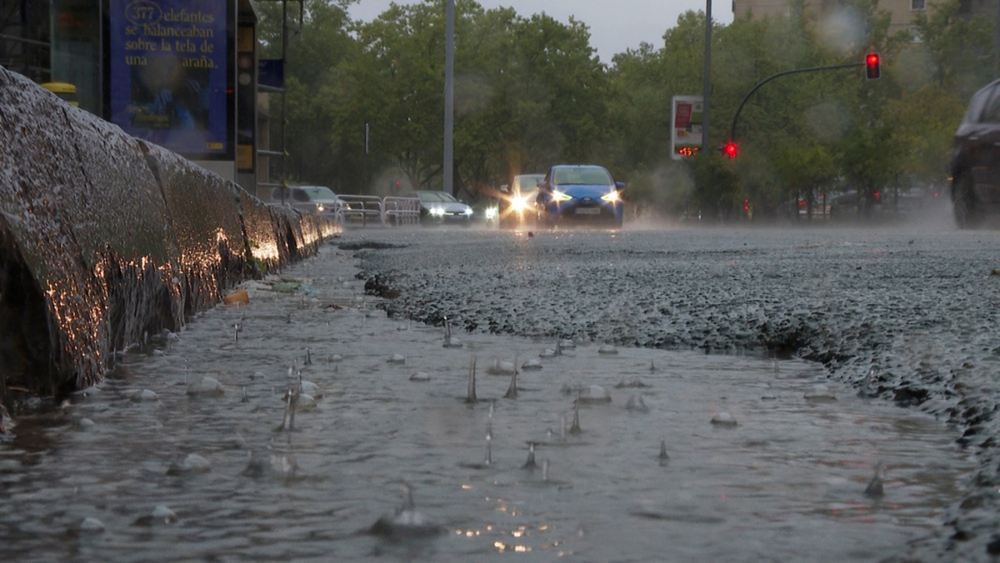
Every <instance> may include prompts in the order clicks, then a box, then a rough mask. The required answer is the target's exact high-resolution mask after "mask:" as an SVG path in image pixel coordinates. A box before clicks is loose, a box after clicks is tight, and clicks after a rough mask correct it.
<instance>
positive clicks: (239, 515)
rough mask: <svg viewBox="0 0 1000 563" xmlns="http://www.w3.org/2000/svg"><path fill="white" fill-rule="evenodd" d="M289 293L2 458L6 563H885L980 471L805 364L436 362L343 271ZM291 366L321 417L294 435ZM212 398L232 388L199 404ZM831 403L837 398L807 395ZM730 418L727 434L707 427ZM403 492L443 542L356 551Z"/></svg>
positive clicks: (113, 382) (222, 321) (333, 263)
mask: <svg viewBox="0 0 1000 563" xmlns="http://www.w3.org/2000/svg"><path fill="white" fill-rule="evenodd" d="M286 273H287V274H288V275H291V276H295V277H297V278H298V279H300V280H303V283H305V284H306V285H307V286H308V287H309V288H310V289H311V290H313V289H314V290H315V291H311V292H310V295H306V296H304V295H302V294H301V293H296V294H288V293H280V292H266V291H251V292H250V293H251V305H250V306H249V307H248V308H246V309H239V308H230V307H219V308H216V309H214V310H212V311H209V312H206V313H204V314H203V315H201V316H200V317H198V318H196V319H194V320H193V321H192V322H191V323H190V325H189V326H188V328H187V329H186V330H185V331H184V332H183V333H181V334H180V335H178V336H179V337H178V338H177V339H176V340H173V339H171V340H168V341H167V342H165V344H164V346H163V347H161V348H160V349H159V350H157V351H155V352H150V353H148V354H131V355H128V356H127V357H126V360H125V365H124V366H122V367H121V368H120V369H119V370H117V372H116V373H115V376H114V377H113V378H112V379H110V380H109V381H107V382H106V383H105V384H103V385H102V386H101V389H100V391H99V392H96V393H93V394H91V395H90V396H88V397H86V398H78V399H77V400H76V401H74V403H73V405H72V406H70V407H68V408H67V409H65V410H64V411H62V412H61V413H59V414H53V415H51V416H45V417H39V418H35V419H25V420H20V421H19V424H18V426H16V427H15V428H14V429H13V431H14V433H15V434H17V435H18V438H17V439H16V440H15V441H14V442H12V443H0V500H2V506H3V507H4V510H2V511H0V533H2V534H3V537H4V538H5V539H4V542H3V543H2V544H0V556H2V557H3V558H4V559H16V560H32V559H38V560H51V559H56V558H60V559H62V558H83V559H115V560H149V559H161V558H162V557H163V555H164V554H170V557H171V558H176V559H189V558H199V559H202V558H247V559H308V558H315V559H324V560H330V559H344V558H365V557H371V558H380V557H386V558H419V559H439V560H462V559H464V560H469V559H471V558H475V557H479V556H484V555H486V554H490V553H508V552H518V553H532V554H534V555H536V556H540V557H542V558H545V559H551V558H555V557H557V556H563V555H567V556H568V555H573V556H576V557H578V558H581V559H584V560H596V561H606V560H639V561H642V560H658V559H663V558H668V559H673V560H732V559H742V560H775V561H786V560H804V559H807V560H827V561H841V560H859V561H860V560H879V559H883V558H885V557H888V556H891V555H893V554H895V553H897V552H898V551H899V550H901V549H902V547H903V546H904V545H905V543H906V542H907V541H908V540H911V539H914V538H917V537H921V536H922V535H924V534H926V533H927V532H928V531H929V530H930V529H933V528H935V527H937V526H939V525H940V516H941V512H942V510H943V508H944V507H945V506H947V505H948V504H949V503H952V502H954V501H955V500H956V499H957V498H959V497H960V496H961V494H962V493H963V491H964V489H963V483H964V482H965V479H966V477H967V476H968V475H969V474H970V472H971V471H972V470H973V469H974V463H973V460H972V459H970V458H968V457H967V456H966V454H964V453H963V452H961V451H959V450H957V448H955V447H954V445H953V444H954V440H955V438H956V436H955V435H954V434H953V433H952V432H950V431H949V430H948V429H947V428H946V427H945V426H943V425H941V424H939V423H937V422H935V421H934V420H933V419H931V418H929V417H926V416H923V415H920V414H919V413H913V412H910V411H907V410H904V409H899V408H896V407H894V406H892V405H890V404H886V403H882V402H877V401H874V402H873V401H866V400H862V399H860V398H858V397H856V396H855V395H854V394H853V392H851V391H850V390H848V389H846V388H844V387H842V386H840V385H838V384H837V383H836V382H832V381H827V380H826V379H825V378H824V373H823V371H822V369H821V368H820V367H818V366H815V365H812V364H807V363H804V362H799V361H791V360H787V361H786V360H783V361H771V360H761V359H759V358H751V357H739V356H707V355H704V354H701V353H675V352H664V351H659V350H650V349H634V348H619V349H617V350H616V352H617V353H607V352H609V350H604V353H602V352H601V350H600V346H598V345H596V344H589V345H584V344H580V345H579V346H577V347H576V348H575V349H567V350H563V353H562V354H561V355H558V356H554V357H545V358H540V357H539V356H540V353H541V352H542V351H543V350H545V349H546V348H549V349H554V348H555V347H556V342H555V341H551V342H548V341H544V342H543V341H530V340H521V339H514V338H508V337H500V336H493V335H479V334H465V333H456V334H455V335H454V337H455V338H456V339H459V340H461V343H462V345H461V346H460V347H449V348H446V347H444V346H443V343H444V333H443V331H442V330H441V329H439V328H431V327H426V326H423V325H416V324H413V323H407V322H400V321H392V320H389V319H386V318H385V316H384V314H383V313H382V312H381V311H378V310H375V309H374V308H372V307H371V305H370V304H369V303H367V302H366V300H370V299H371V298H365V297H364V296H363V295H362V291H363V290H362V288H361V286H360V282H358V281H356V280H354V279H353V277H352V276H353V269H352V266H351V262H350V259H349V258H347V257H345V256H342V255H341V254H340V253H337V252H336V251H328V249H326V248H324V253H323V255H322V256H320V257H318V258H315V259H312V260H309V261H307V262H305V263H303V264H300V265H297V266H296V267H294V268H290V269H289V270H287V272H286ZM237 324H239V325H240V331H239V334H238V335H237V332H236V329H235V326H236V325H237ZM307 349H308V351H307ZM394 355H401V356H404V357H405V360H404V361H402V362H400V361H392V360H393V356H394ZM473 357H474V358H476V364H477V385H476V395H477V397H478V399H479V401H478V402H476V403H474V404H471V405H470V404H467V403H466V400H465V399H466V396H467V389H468V373H469V366H470V363H471V360H472V358H473ZM307 358H308V360H309V362H310V363H308V364H307V363H306V361H307ZM515 359H516V361H517V363H518V364H520V363H523V362H525V361H527V360H529V359H539V360H540V363H541V366H542V367H541V369H537V370H522V371H521V372H520V373H519V375H518V384H519V387H518V394H517V398H516V399H506V398H503V396H504V395H505V394H506V393H507V391H508V388H509V384H510V376H509V375H490V374H488V371H490V369H489V368H490V367H492V366H493V364H494V361H497V362H500V361H505V362H514V361H515ZM293 364H294V366H295V368H294V369H293V371H298V370H301V374H302V378H303V379H305V380H308V381H311V382H314V383H316V384H317V385H318V386H319V388H320V392H319V393H317V395H320V396H318V397H317V400H316V406H315V408H312V409H308V410H300V411H299V412H297V413H296V415H295V419H294V427H295V428H294V430H293V431H281V430H279V427H280V426H281V424H282V419H283V414H284V411H285V401H284V392H285V390H286V388H287V387H288V384H289V382H290V381H296V380H297V378H295V377H293V378H292V379H291V380H289V378H288V371H289V368H290V367H291V366H293ZM498 367H503V366H498ZM501 371H502V370H501ZM417 373H422V374H425V376H420V377H417V378H415V380H411V377H412V376H413V375H414V374H417ZM202 377H211V378H214V379H216V380H218V381H219V382H220V383H221V384H222V385H223V386H224V387H225V389H226V391H225V393H224V394H223V395H222V396H220V397H192V396H190V395H188V393H187V391H188V389H189V387H190V386H191V385H192V384H193V383H194V382H195V381H197V380H199V379H200V378H202ZM640 384H641V385H642V386H638V385H640ZM817 384H823V385H826V386H827V387H828V389H829V391H830V392H831V393H832V394H833V396H834V397H835V398H836V400H833V401H830V400H827V401H822V400H808V399H806V397H805V396H806V395H807V394H814V393H815V392H816V391H815V389H814V386H815V385H817ZM591 385H597V386H601V387H602V388H603V389H604V390H605V391H606V392H607V393H608V394H609V395H610V398H611V401H610V402H599V403H587V404H581V405H580V406H579V411H578V413H577V412H574V402H575V395H574V394H573V393H570V394H566V392H565V391H566V389H567V388H570V389H572V388H580V387H588V389H587V390H588V392H591V390H590V389H589V386H591ZM143 390H149V391H152V392H153V393H155V395H156V399H155V400H153V399H152V397H151V396H150V395H148V394H147V396H146V397H145V400H140V399H141V397H138V396H134V395H135V393H137V392H141V391H143ZM592 392H594V393H599V391H596V390H595V391H592ZM640 396H641V399H642V403H643V404H644V405H645V407H646V409H645V410H641V409H629V408H627V405H628V403H629V402H630V399H631V402H632V403H633V405H635V404H637V403H638V398H639V397H640ZM723 412H725V413H729V415H731V417H732V418H733V419H735V421H736V423H737V424H736V426H723V425H718V424H712V423H711V421H712V419H713V417H715V416H717V415H720V413H723ZM491 413H492V414H491ZM575 415H578V419H579V425H580V433H579V434H578V435H574V434H571V433H569V432H567V431H565V430H568V427H569V425H570V424H571V423H572V421H573V419H574V416H575ZM83 419H88V420H90V421H92V422H93V425H92V426H91V425H90V424H88V423H86V422H83V423H81V421H82V420H83ZM488 433H489V436H490V440H487V434H488ZM564 434H565V435H564ZM487 442H488V443H489V446H488V445H487ZM528 442H535V443H537V444H538V445H537V446H536V450H535V459H536V462H537V464H538V467H537V468H536V469H535V470H534V471H529V470H525V469H523V468H522V466H523V465H524V464H525V462H526V460H527V457H528ZM661 442H662V443H663V444H664V445H665V447H666V451H667V454H668V456H669V460H666V461H665V462H663V461H661V460H660V459H659V452H660V446H661ZM190 454H196V455H197V456H200V457H201V458H204V460H205V461H207V462H208V468H207V470H205V471H201V470H198V469H197V463H196V462H197V459H196V458H188V456H189V455H190ZM487 459H488V460H489V463H485V462H486V461H487ZM876 464H881V465H882V466H883V467H884V474H883V478H884V488H883V490H884V493H883V495H882V496H881V497H880V498H875V499H873V498H869V497H868V496H866V495H865V494H864V491H865V488H866V486H867V485H868V482H869V480H870V479H871V478H872V476H873V474H874V471H875V469H874V467H875V465H876ZM543 465H547V471H545V472H544V473H545V475H544V476H543V470H542V466H543ZM402 481H405V482H406V483H409V484H410V485H411V486H412V493H413V499H414V502H415V504H416V507H417V508H418V509H419V510H420V511H422V512H423V513H424V514H426V515H427V516H428V517H429V518H431V519H433V520H435V521H436V522H438V523H440V524H441V525H442V526H443V527H444V528H445V529H446V532H445V533H444V534H441V535H440V536H437V537H433V538H423V539H407V540H390V539H384V538H380V537H374V536H370V535H366V534H363V533H360V532H361V531H364V530H365V529H367V528H368V527H369V526H371V525H372V524H373V523H375V522H376V520H378V519H379V517H380V516H383V515H385V514H386V513H392V512H393V511H394V510H395V509H396V508H397V507H399V506H400V503H401V499H402V497H401V493H400V486H399V483H400V482H402ZM158 506H159V507H160V509H158V508H157V507H158ZM163 507H165V508H166V509H168V510H169V511H171V512H172V513H173V514H175V515H176V517H175V518H171V517H166V516H164V514H169V512H163V511H162V510H161V509H162V508H163ZM156 510H159V511H158V512H156V514H157V516H155V517H154V516H153V514H154V511H156ZM87 518H93V519H96V521H97V522H98V523H99V524H100V526H96V525H95V524H94V523H93V521H88V524H87V525H85V526H82V529H81V524H82V523H83V522H84V521H85V519H87Z"/></svg>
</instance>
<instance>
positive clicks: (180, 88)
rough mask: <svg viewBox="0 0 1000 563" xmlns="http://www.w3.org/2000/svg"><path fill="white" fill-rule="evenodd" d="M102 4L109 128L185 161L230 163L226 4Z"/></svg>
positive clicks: (158, 0) (146, 0) (157, 0)
mask: <svg viewBox="0 0 1000 563" xmlns="http://www.w3.org/2000/svg"><path fill="white" fill-rule="evenodd" d="M110 2H111V6H110V10H109V15H110V16H109V17H110V21H109V28H108V35H109V38H108V48H109V59H110V60H109V64H108V71H109V77H110V80H109V82H110V87H109V89H108V92H109V101H108V103H109V108H110V112H111V116H110V120H111V122H112V123H115V124H116V125H118V126H120V127H121V128H122V129H124V130H125V132H126V133H128V134H130V135H133V136H135V137H139V138H141V139H145V140H147V141H150V142H153V143H156V144H158V145H161V146H163V147H165V148H167V149H170V150H172V151H174V152H177V153H180V154H183V155H184V156H187V157H189V158H195V159H204V160H211V159H226V160H232V159H233V158H234V154H235V147H234V146H233V145H234V140H233V137H234V135H233V128H234V123H233V121H234V118H235V116H234V101H233V94H232V92H233V82H232V76H233V72H232V62H231V61H232V57H231V56H230V53H231V52H232V49H233V41H234V40H233V34H234V32H235V30H233V29H232V24H231V22H233V20H234V18H233V12H232V10H233V2H232V1H226V0H110Z"/></svg>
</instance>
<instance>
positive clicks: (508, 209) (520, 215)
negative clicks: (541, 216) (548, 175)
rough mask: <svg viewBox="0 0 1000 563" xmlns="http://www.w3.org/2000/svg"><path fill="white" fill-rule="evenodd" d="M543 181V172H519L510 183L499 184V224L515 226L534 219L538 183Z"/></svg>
mask: <svg viewBox="0 0 1000 563" xmlns="http://www.w3.org/2000/svg"><path fill="white" fill-rule="evenodd" d="M543 181H545V174H519V175H517V176H514V178H513V179H512V180H511V182H510V184H505V185H503V186H500V192H501V197H500V203H499V206H498V209H497V211H498V215H499V218H500V226H501V227H505V228H516V227H519V226H521V225H530V224H532V223H534V221H535V215H536V212H535V198H536V197H537V195H538V184H540V183H542V182H543Z"/></svg>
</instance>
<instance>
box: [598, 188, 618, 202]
mask: <svg viewBox="0 0 1000 563" xmlns="http://www.w3.org/2000/svg"><path fill="white" fill-rule="evenodd" d="M620 199H621V197H620V196H619V195H618V190H614V191H610V192H608V193H606V194H604V195H602V196H601V200H602V201H606V202H608V203H618V201H619V200H620Z"/></svg>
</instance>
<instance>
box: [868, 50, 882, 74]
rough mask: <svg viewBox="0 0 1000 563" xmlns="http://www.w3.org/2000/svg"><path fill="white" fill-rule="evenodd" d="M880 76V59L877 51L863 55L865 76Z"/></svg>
mask: <svg viewBox="0 0 1000 563" xmlns="http://www.w3.org/2000/svg"><path fill="white" fill-rule="evenodd" d="M880 76H882V61H881V59H880V58H879V56H878V53H868V54H867V55H865V78H867V79H868V80H875V79H876V78H878V77H880Z"/></svg>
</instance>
